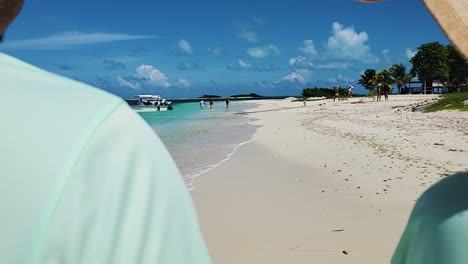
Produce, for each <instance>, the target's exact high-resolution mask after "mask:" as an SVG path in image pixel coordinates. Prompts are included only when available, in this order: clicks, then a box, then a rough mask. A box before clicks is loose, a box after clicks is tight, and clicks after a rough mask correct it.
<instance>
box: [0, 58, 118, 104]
mask: <svg viewBox="0 0 468 264" xmlns="http://www.w3.org/2000/svg"><path fill="white" fill-rule="evenodd" d="M0 79H1V80H2V85H1V87H0V91H1V92H2V94H3V95H5V96H7V97H8V98H10V99H11V100H13V101H19V102H21V103H24V104H25V105H28V102H36V103H35V104H34V105H36V106H37V105H38V103H40V105H48V104H53V105H55V108H56V109H57V108H60V107H63V108H64V109H69V108H73V109H75V110H76V109H88V110H92V109H94V110H98V109H100V108H103V107H107V106H108V105H116V104H120V103H122V102H123V100H122V99H121V98H119V97H117V96H115V95H112V94H110V93H108V92H106V91H103V90H101V89H98V88H95V87H93V86H91V85H88V84H85V83H82V82H79V81H77V80H73V79H70V78H67V77H63V76H60V75H58V74H54V73H51V72H48V71H45V70H42V69H40V68H38V67H35V66H33V65H30V64H28V63H25V62H23V61H20V60H18V59H15V58H13V57H10V56H8V55H5V54H2V53H0Z"/></svg>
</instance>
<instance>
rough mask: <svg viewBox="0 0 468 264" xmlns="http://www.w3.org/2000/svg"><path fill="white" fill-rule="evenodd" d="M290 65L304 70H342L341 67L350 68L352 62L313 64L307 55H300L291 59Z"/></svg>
mask: <svg viewBox="0 0 468 264" xmlns="http://www.w3.org/2000/svg"><path fill="white" fill-rule="evenodd" d="M289 66H291V67H292V68H294V69H302V70H309V71H313V70H340V69H343V70H344V69H349V68H350V67H351V66H352V64H351V63H349V62H328V63H319V64H313V63H312V62H310V61H309V60H308V59H307V58H306V57H303V56H298V57H296V58H290V59H289Z"/></svg>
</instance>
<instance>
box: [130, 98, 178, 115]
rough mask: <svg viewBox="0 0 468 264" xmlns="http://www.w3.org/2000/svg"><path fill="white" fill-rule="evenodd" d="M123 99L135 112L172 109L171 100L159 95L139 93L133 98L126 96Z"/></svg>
mask: <svg viewBox="0 0 468 264" xmlns="http://www.w3.org/2000/svg"><path fill="white" fill-rule="evenodd" d="M125 101H126V102H127V103H128V105H130V107H131V108H132V109H133V110H135V111H137V112H158V111H167V110H172V109H173V107H172V102H171V101H167V100H166V99H164V98H162V97H161V96H159V95H152V94H139V95H137V96H135V98H127V99H125Z"/></svg>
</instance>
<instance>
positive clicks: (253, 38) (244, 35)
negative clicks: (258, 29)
mask: <svg viewBox="0 0 468 264" xmlns="http://www.w3.org/2000/svg"><path fill="white" fill-rule="evenodd" d="M237 36H238V37H239V38H241V39H244V40H247V41H248V42H251V43H257V42H259V41H260V38H259V37H258V35H257V33H255V32H254V31H251V30H242V31H241V32H240V33H239V34H237Z"/></svg>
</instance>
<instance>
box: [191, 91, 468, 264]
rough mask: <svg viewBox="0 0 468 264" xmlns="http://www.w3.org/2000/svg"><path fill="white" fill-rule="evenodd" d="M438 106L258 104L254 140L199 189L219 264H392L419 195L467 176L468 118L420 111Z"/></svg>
mask: <svg viewBox="0 0 468 264" xmlns="http://www.w3.org/2000/svg"><path fill="white" fill-rule="evenodd" d="M434 97H435V96H432V95H431V96H430V95H428V96H423V95H402V96H390V101H388V102H373V101H372V100H371V99H363V98H353V99H350V100H347V101H343V102H340V103H338V102H337V103H333V102H332V100H324V101H315V102H308V103H307V107H302V102H291V101H290V100H287V99H285V100H276V101H275V100H271V101H259V102H258V104H259V106H258V107H257V108H256V109H253V110H249V112H250V113H249V114H248V116H249V118H252V119H256V121H252V122H253V123H254V124H257V125H261V126H262V127H261V128H260V129H259V130H258V132H257V133H256V134H255V136H254V139H253V141H251V142H250V143H248V144H245V145H243V146H242V147H240V148H239V149H238V151H237V152H236V154H235V155H233V156H232V158H231V159H230V160H228V161H227V162H225V163H223V164H222V165H220V166H218V167H216V168H214V169H213V170H211V171H209V172H207V173H205V174H203V175H202V176H200V177H198V178H196V180H195V187H196V188H195V190H193V191H192V195H193V198H194V201H195V205H196V207H197V210H198V214H199V218H200V223H201V227H202V232H203V234H204V237H205V240H206V242H207V245H208V248H209V251H210V254H211V256H212V258H213V261H214V263H215V264H230V263H232V264H240V263H242V264H249V263H252V264H253V263H255V264H260V263H265V264H275V263H278V264H279V263H309V264H310V263H389V261H390V258H391V255H392V253H393V251H394V249H395V247H396V245H397V243H398V240H399V237H400V235H401V233H402V232H403V228H404V226H405V224H406V221H407V219H408V217H409V214H410V212H411V209H412V207H413V205H414V203H415V201H416V199H417V198H418V196H419V195H420V194H421V193H422V192H423V191H424V190H425V189H427V188H428V187H429V186H430V185H431V184H433V183H435V182H437V181H438V180H439V179H441V178H442V177H445V176H446V175H449V174H451V173H454V172H457V171H468V112H458V111H442V112H436V113H420V112H412V111H411V105H414V104H416V103H418V102H420V101H424V100H431V99H432V98H434ZM360 101H363V103H360ZM226 133H229V131H226Z"/></svg>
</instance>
